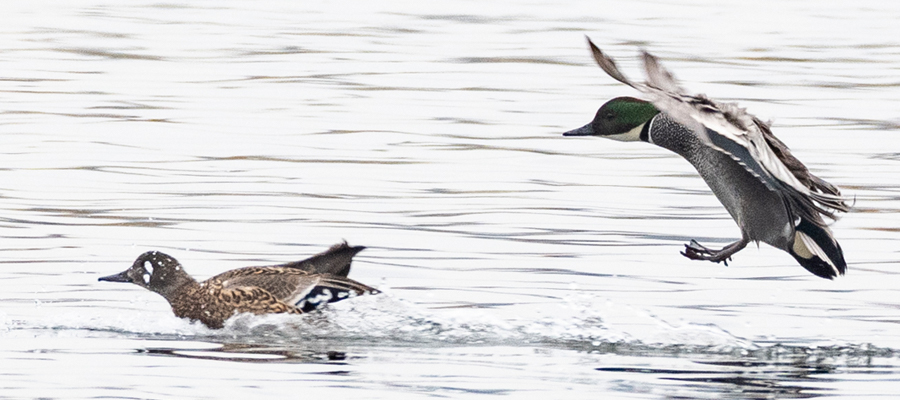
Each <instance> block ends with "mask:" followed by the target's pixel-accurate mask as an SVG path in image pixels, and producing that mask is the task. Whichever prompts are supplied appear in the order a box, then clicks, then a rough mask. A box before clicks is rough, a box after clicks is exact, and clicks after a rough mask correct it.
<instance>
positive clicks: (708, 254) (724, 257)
mask: <svg viewBox="0 0 900 400" xmlns="http://www.w3.org/2000/svg"><path fill="white" fill-rule="evenodd" d="M748 243H750V238H749V237H747V236H746V235H744V236H743V237H741V240H738V241H737V242H734V243H732V244H729V245H728V246H725V247H723V248H722V249H721V250H713V249H710V248H709V247H706V246H703V245H701V244H700V243H697V241H696V240H693V239H691V243H689V244H686V245H684V251H682V252H681V255H683V256H685V257H687V258H690V259H691V260H706V261H712V262H714V263H718V262H723V261H724V262H725V266H728V260H730V259H731V256H732V255H733V254H734V253H737V252H739V251H741V250H743V249H744V247H747V244H748Z"/></svg>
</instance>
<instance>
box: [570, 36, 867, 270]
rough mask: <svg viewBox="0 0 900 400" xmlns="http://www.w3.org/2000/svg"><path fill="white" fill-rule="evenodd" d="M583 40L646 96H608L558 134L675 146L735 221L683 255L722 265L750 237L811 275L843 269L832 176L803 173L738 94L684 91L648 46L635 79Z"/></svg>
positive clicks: (842, 204) (603, 64)
mask: <svg viewBox="0 0 900 400" xmlns="http://www.w3.org/2000/svg"><path fill="white" fill-rule="evenodd" d="M588 45H589V47H590V49H591V53H592V54H593V56H594V60H595V61H596V62H597V64H599V65H600V68H602V69H603V71H605V72H606V73H607V74H608V75H609V76H610V77H612V78H613V79H615V80H617V81H619V82H622V83H624V84H626V85H628V86H631V87H633V88H635V89H637V90H638V91H640V92H641V93H643V94H644V95H645V96H646V97H647V98H649V101H645V100H641V99H636V98H632V97H618V98H615V99H612V100H610V101H608V102H606V104H604V105H603V106H602V107H600V109H599V110H598V111H597V114H596V115H595V116H594V120H593V121H591V122H590V123H589V124H587V125H585V126H583V127H581V128H578V129H575V130H572V131H569V132H566V133H564V134H563V135H564V136H599V137H606V138H609V139H614V140H620V141H644V142H649V143H653V144H655V145H657V146H660V147H663V148H666V149H669V150H671V151H673V152H675V153H676V154H678V155H680V156H682V157H684V158H685V159H686V160H687V161H688V162H690V163H691V164H692V165H693V166H694V168H696V169H697V172H699V173H700V176H701V177H702V178H703V180H704V181H706V184H707V185H709V187H710V189H712V192H713V193H714V194H715V195H716V197H717V198H718V199H719V201H720V202H721V203H722V205H724V206H725V209H726V210H728V213H729V214H731V217H732V218H734V220H735V222H737V225H738V227H740V229H741V239H740V240H738V241H736V242H734V243H731V244H729V245H727V246H725V247H724V248H722V249H711V248H708V247H705V246H703V245H700V244H699V243H697V242H696V241H694V240H691V242H690V243H689V244H686V245H685V249H684V251H683V252H682V253H681V254H682V255H684V256H685V257H687V258H690V259H692V260H708V261H712V262H716V263H718V262H723V261H724V262H725V265H728V260H730V259H731V256H732V255H733V254H735V253H737V252H738V251H740V250H742V249H743V248H744V247H745V246H747V244H748V243H750V242H751V241H755V242H757V243H759V242H764V243H767V244H769V245H771V246H773V247H775V248H778V249H781V250H784V251H786V252H788V253H789V254H790V255H791V256H793V257H794V259H796V260H797V262H798V263H800V265H801V266H803V267H804V268H806V269H807V270H808V271H809V272H811V273H813V274H815V275H816V276H819V277H822V278H826V279H832V278H834V277H835V276H837V275H843V274H844V271H846V269H847V263H846V262H845V261H844V254H843V251H842V250H841V246H840V244H838V242H837V240H836V239H835V238H834V236H833V235H832V233H831V230H830V229H829V228H828V226H827V225H826V224H825V220H824V218H829V219H831V220H835V219H836V217H835V212H838V211H840V212H847V211H849V210H850V206H849V205H848V204H847V202H846V200H845V199H844V198H843V197H842V196H841V192H840V190H838V188H837V187H836V186H834V185H832V184H830V183H828V182H826V181H824V180H822V179H820V178H818V177H817V176H815V175H813V174H812V173H810V172H809V170H808V169H807V168H806V166H804V165H803V163H801V162H800V160H798V159H797V158H795V157H794V156H793V155H792V154H791V151H790V150H789V149H788V147H787V146H786V145H785V144H784V143H782V142H781V141H780V140H778V138H776V137H775V136H774V135H773V134H772V131H771V129H770V127H769V125H768V124H767V123H765V122H762V121H760V120H759V119H758V118H756V117H755V116H753V115H751V114H749V113H747V112H746V110H745V109H743V108H738V107H737V105H736V104H732V103H721V102H717V101H713V100H711V99H709V98H707V97H706V96H704V95H689V94H686V93H685V90H684V89H682V88H681V86H680V85H679V83H678V82H677V81H676V80H675V78H674V76H673V75H672V73H671V72H669V71H668V70H666V69H665V68H664V67H663V66H662V65H661V64H660V63H659V61H658V60H657V59H656V57H654V56H652V55H650V54H649V53H647V52H643V54H642V56H643V63H644V69H645V72H646V75H647V82H646V83H635V82H632V81H631V80H629V79H628V78H627V77H625V75H624V74H622V73H621V72H620V71H619V69H618V68H617V67H616V64H615V62H614V61H613V59H612V58H610V57H608V56H607V55H606V54H604V53H603V52H602V51H600V49H599V48H597V46H595V45H594V43H593V42H591V41H590V39H588Z"/></svg>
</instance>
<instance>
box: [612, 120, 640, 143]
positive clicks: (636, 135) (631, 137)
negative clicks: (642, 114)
mask: <svg viewBox="0 0 900 400" xmlns="http://www.w3.org/2000/svg"><path fill="white" fill-rule="evenodd" d="M646 124H647V123H646V122H644V123H643V124H640V125H638V126H636V127H634V129H632V130H630V131H628V132H625V133H619V134H615V135H606V136H604V137H605V138H607V139H612V140H617V141H620V142H637V141H640V140H641V130H643V129H644V125H646Z"/></svg>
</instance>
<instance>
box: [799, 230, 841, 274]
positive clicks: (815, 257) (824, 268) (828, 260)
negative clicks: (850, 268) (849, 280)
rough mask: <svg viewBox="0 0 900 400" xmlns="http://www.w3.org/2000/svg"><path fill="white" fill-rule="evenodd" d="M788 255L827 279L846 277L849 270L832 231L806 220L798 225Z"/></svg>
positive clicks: (808, 269) (810, 270)
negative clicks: (845, 272)
mask: <svg viewBox="0 0 900 400" xmlns="http://www.w3.org/2000/svg"><path fill="white" fill-rule="evenodd" d="M788 253H790V255H792V256H794V259H796V260H797V262H798V263H800V265H801V266H803V268H806V270H807V271H809V272H812V273H813V274H814V275H816V276H819V277H822V278H825V279H833V278H834V277H835V276H838V275H844V271H846V270H847V262H846V261H844V252H843V251H842V250H841V245H840V244H838V242H837V240H835V239H834V236H832V235H831V231H830V230H829V229H828V228H827V227H825V226H819V225H817V224H814V223H811V222H809V221H807V220H805V219H801V220H800V224H799V225H797V228H796V229H795V232H794V244H793V246H791V248H790V249H788Z"/></svg>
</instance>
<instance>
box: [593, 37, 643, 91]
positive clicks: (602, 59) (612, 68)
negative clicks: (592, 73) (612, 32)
mask: <svg viewBox="0 0 900 400" xmlns="http://www.w3.org/2000/svg"><path fill="white" fill-rule="evenodd" d="M585 38H586V39H587V42H588V46H590V48H591V54H593V56H594V61H597V65H600V68H602V69H603V71H604V72H606V74H607V75H609V76H611V77H612V78H613V79H615V80H617V81H619V82H622V83H624V84H626V85H628V86H631V87H633V88H635V89H637V87H636V86H635V84H634V83H633V82H631V80H630V79H628V78H627V77H625V75H624V74H622V72H621V71H619V68H618V67H616V62H615V61H613V59H612V58H610V57H608V56H607V55H606V54H603V52H602V51H600V48H599V47H597V46H595V45H594V42H591V38H589V37H587V36H585Z"/></svg>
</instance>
